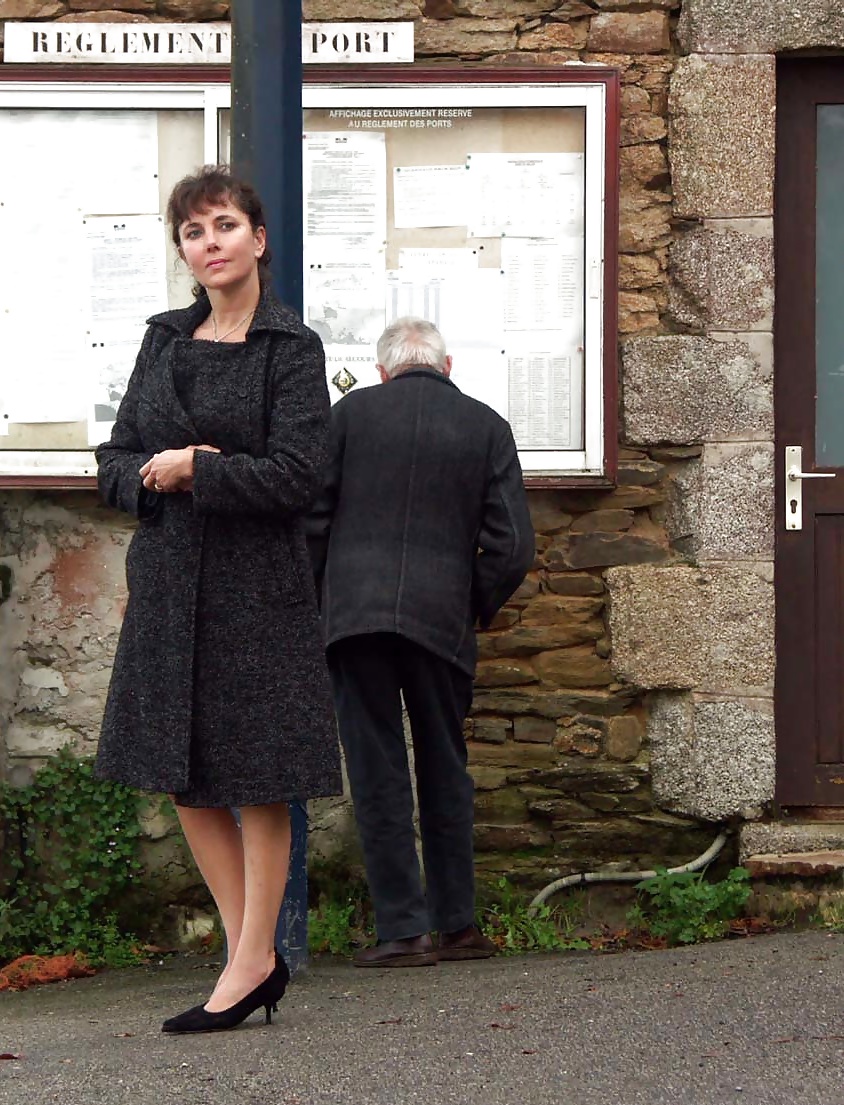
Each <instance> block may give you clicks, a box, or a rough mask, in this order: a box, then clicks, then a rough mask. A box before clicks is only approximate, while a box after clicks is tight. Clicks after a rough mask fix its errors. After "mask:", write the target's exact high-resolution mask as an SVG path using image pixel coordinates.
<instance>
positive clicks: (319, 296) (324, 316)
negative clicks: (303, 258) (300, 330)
mask: <svg viewBox="0 0 844 1105" xmlns="http://www.w3.org/2000/svg"><path fill="white" fill-rule="evenodd" d="M305 284H306V287H305V321H306V322H307V324H308V326H310V327H311V329H312V330H316V332H317V333H318V334H319V336H320V338H321V339H322V342H323V344H324V345H373V344H374V343H375V342H376V341H378V339H379V337H380V336H381V332H382V331H383V329H384V326H385V322H384V255H383V253H381V254H375V255H374V256H373V257H371V258H367V257H365V256H364V257H360V256H357V255H355V256H346V257H343V256H339V257H337V258H336V259H335V260H323V261H319V262H317V261H311V262H310V263H307V264H306V265H305Z"/></svg>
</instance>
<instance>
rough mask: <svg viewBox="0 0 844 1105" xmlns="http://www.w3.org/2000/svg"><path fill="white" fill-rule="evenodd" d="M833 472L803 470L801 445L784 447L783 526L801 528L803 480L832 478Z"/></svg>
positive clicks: (791, 528)
mask: <svg viewBox="0 0 844 1105" xmlns="http://www.w3.org/2000/svg"><path fill="white" fill-rule="evenodd" d="M835 476H836V473H835V472H804V471H803V447H802V446H801V445H786V447H785V528H786V529H787V530H797V529H802V528H803V480H834V479H835Z"/></svg>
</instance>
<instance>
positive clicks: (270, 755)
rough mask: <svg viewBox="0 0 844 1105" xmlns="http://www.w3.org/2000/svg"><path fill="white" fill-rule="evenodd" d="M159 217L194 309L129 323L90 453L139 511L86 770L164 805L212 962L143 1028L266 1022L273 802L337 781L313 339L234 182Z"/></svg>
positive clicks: (281, 966)
mask: <svg viewBox="0 0 844 1105" xmlns="http://www.w3.org/2000/svg"><path fill="white" fill-rule="evenodd" d="M168 222H169V224H170V230H171V234H172V236H173V241H174V242H175V244H176V247H177V249H178V251H179V254H180V256H181V257H182V259H183V260H184V262H185V263H186V264H187V266H188V267H189V269H190V271H191V272H192V273H193V275H194V277H195V279H196V281H197V283H198V285H199V289H198V296H197V301H196V303H195V304H193V305H192V306H191V307H188V308H186V309H184V310H177V311H167V312H165V313H164V314H161V315H156V316H154V317H153V318H151V319H150V320H149V328H148V330H147V332H146V336H145V337H144V340H143V344H142V346H141V349H140V353H139V355H138V359H137V363H136V365H135V369H134V372H133V374H132V377H131V379H130V381H129V384H128V387H127V390H126V395H125V397H124V399H123V401H122V403H121V405H120V410H119V412H118V415H117V420H116V422H115V425H114V430H113V432H112V435H111V440H110V441H109V442H108V443H107V444H105V445H101V446H100V447H99V448H98V449H97V460H98V462H99V485H100V490H101V492H102V495H103V497H104V498H105V500H106V502H107V503H108V504H109V505H110V506H113V507H117V508H119V509H121V510H125V511H128V512H129V513H131V514H133V515H136V516H137V517H138V518H139V521H140V524H139V526H138V529H137V530H136V532H135V535H134V537H133V538H132V542H131V544H130V546H129V550H128V554H127V557H126V576H127V582H128V586H129V600H128V605H127V608H126V615H125V619H124V622H123V628H122V631H121V634H120V641H119V644H118V648H117V654H116V656H115V661H114V670H113V673H112V679H111V686H110V688H109V694H108V700H107V702H106V709H105V716H104V719H103V727H102V735H101V738H100V746H99V752H98V759H97V767H98V772H99V774H100V775H102V776H104V777H105V778H109V779H114V780H118V781H120V782H122V783H126V784H128V785H130V786H135V787H138V788H140V789H143V790H152V791H163V792H166V793H170V794H172V795H173V797H174V800H175V802H176V808H177V810H178V814H179V819H180V821H181V825H182V828H183V830H184V833H185V837H186V838H187V841H188V844H189V845H190V848H191V851H192V852H193V856H194V859H195V860H196V864H197V866H198V868H199V870H200V872H201V874H202V876H203V878H204V879H205V881H206V883H207V884H208V888H209V890H210V891H211V894H212V895H213V897H214V900H215V902H216V904H217V907H218V909H219V911H220V916H221V919H222V923H223V928H224V930H225V935H226V942H227V946H228V953H229V954H228V962H227V964H226V967H225V969H224V971H223V972H222V974H221V975H220V978H219V979H218V981H217V985H216V987H215V989H214V992H213V993H212V994H211V997H210V998H209V999H208V1000H207V1001H206V1002H205V1004H204V1005H198V1006H195V1007H194V1008H193V1009H189V1010H187V1012H185V1013H183V1014H181V1015H179V1016H177V1017H173V1018H171V1019H170V1020H168V1021H165V1023H164V1025H163V1030H164V1031H165V1032H205V1031H212V1030H216V1029H225V1028H233V1027H234V1026H235V1025H236V1024H239V1023H240V1022H241V1021H243V1020H244V1019H245V1018H246V1017H247V1016H249V1014H250V1013H252V1012H253V1011H254V1010H256V1009H258V1008H260V1007H262V1006H263V1007H264V1009H265V1011H266V1019H267V1023H270V1021H271V1011H272V1010H273V1008H274V1006H275V1003H276V1001H277V1000H278V999H279V998H280V997H281V996H282V994H283V993H284V990H285V986H286V983H287V980H288V971H287V967H286V965H285V963H284V961H283V960H282V959H281V957H280V956H279V955H278V954H277V953H275V952H274V949H273V942H274V941H273V937H274V932H275V925H276V919H277V916H278V911H279V907H280V905H281V901H282V898H283V895H284V887H285V882H286V879H287V867H288V862H289V855H290V819H289V814H288V808H287V802H288V801H290V800H293V799H306V798H312V797H316V796H319V795H329V794H337V793H339V792H340V790H341V782H340V767H339V752H338V746H337V739H336V732H335V723H334V714H333V709H332V705H331V697H330V691H329V686H328V681H327V676H326V671H325V662H324V654H323V647H322V641H321V637H320V631H319V623H318V615H317V608H316V602H315V597H314V592H313V584H312V580H311V572H310V566H309V561H308V556H307V551H306V546H305V541H304V537H303V534H302V529H301V524H300V518H301V516H302V513H303V512H304V511H305V510H306V509H307V508H308V505H309V504H310V502H311V500H312V498H313V497H314V495H315V494H316V492H317V490H318V488H319V484H320V479H321V473H322V468H323V462H324V453H325V444H326V437H327V426H328V413H329V401H328V395H327V389H326V385H325V375H324V358H323V352H322V347H321V345H320V341H319V338H317V336H316V335H315V334H314V333H313V332H312V331H310V330H308V329H307V328H306V327H305V326H304V325H303V324H302V323H301V322H300V321H299V319H298V317H297V316H296V315H295V314H294V313H293V312H292V311H290V310H288V309H287V308H285V307H283V306H281V305H280V304H279V303H278V302H277V300H276V299H275V298H274V297H273V295H272V293H271V291H270V289H269V285H268V279H267V265H268V262H269V251H268V249H267V241H266V227H265V220H264V216H263V212H262V209H261V203H260V200H259V199H258V196H257V195H256V193H255V192H254V190H253V189H252V188H251V187H249V185H247V184H245V183H243V182H242V181H239V180H237V179H236V178H234V177H232V176H231V175H230V174H229V173H228V171H227V170H226V169H224V168H218V167H207V168H205V169H203V170H202V171H201V172H200V173H199V174H198V175H196V176H194V177H188V178H186V179H185V180H182V181H181V182H180V183H179V184H177V185H176V187H175V189H174V190H173V193H172V195H171V197H170V201H169V205H168ZM233 807H236V808H238V809H239V811H240V828H238V826H237V823H236V821H235V819H234V816H233V814H232V808H233Z"/></svg>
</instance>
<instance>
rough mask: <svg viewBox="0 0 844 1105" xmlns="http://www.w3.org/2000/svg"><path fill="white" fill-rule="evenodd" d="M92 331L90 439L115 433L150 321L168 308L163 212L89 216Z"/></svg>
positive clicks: (88, 345)
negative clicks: (114, 427)
mask: <svg viewBox="0 0 844 1105" xmlns="http://www.w3.org/2000/svg"><path fill="white" fill-rule="evenodd" d="M85 236H86V246H87V260H88V285H89V298H88V329H87V334H86V338H85V349H86V353H87V355H88V357H87V363H88V364H89V365H90V373H89V379H91V380H92V393H91V398H90V402H89V406H88V441H89V444H92V445H96V444H99V442H101V441H104V440H105V439H106V438H107V437H108V436H109V434H110V433H111V423H112V422H113V421H114V416H115V415H116V413H117V406H118V405H119V403H120V400H121V398H122V397H123V393H124V392H125V390H126V384H127V382H128V380H129V375H130V373H131V371H132V367H133V365H134V362H135V355H136V354H137V351H138V348H139V346H140V344H141V340H142V339H143V335H144V324H145V321H146V319H147V318H148V317H149V316H150V315H153V314H156V313H157V312H158V311H164V310H166V309H167V280H166V276H165V250H164V227H163V223H162V220H161V216H159V215H109V216H104V217H97V218H88V219H86V220H85Z"/></svg>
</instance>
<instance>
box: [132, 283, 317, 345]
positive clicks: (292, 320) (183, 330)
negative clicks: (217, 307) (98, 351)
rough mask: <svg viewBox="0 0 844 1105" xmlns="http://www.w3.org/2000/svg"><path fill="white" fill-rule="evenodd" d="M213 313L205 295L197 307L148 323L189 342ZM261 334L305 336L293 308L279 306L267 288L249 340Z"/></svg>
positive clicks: (155, 317) (158, 316)
mask: <svg viewBox="0 0 844 1105" xmlns="http://www.w3.org/2000/svg"><path fill="white" fill-rule="evenodd" d="M210 313H211V304H210V303H209V302H208V296H207V295H206V294H205V292H202V293H201V294H200V295H199V296H198V297H197V300H196V302H195V303H192V304H191V305H190V307H182V308H180V309H178V310H175V311H162V312H161V314H158V315H153V316H152V317H151V318H148V319H147V322H148V323H155V324H156V325H157V326H164V327H166V328H167V329H169V330H175V331H176V333H177V334H180V335H181V336H182V337H186V338H189V337H190V336H191V335H192V334H193V332H194V330H195V329H196V328H197V326H199V324H200V323H201V322H203V321H204V320H205V319H206V318H208V316H209V315H210ZM261 330H276V331H279V332H281V333H284V334H295V335H299V334H303V333H304V332H305V326H304V324H303V323H302V320H301V319H300V318H299V316H298V315H297V314H296V312H295V311H294V310H292V309H291V308H290V307H285V306H284V305H283V304H281V303H279V301H278V300H277V299H276V297H275V296H274V295H273V293H272V291H271V290H270V289H269V288H268V287H267V286H266V285H264V286H263V287H262V289H261V298H260V299H259V300H258V306H257V308H256V310H255V317H254V318H253V319H252V323H251V325H250V327H249V329H248V330H247V332H246V333H247V337H248V336H249V335H250V334H256V333H258V332H259V331H261Z"/></svg>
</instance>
